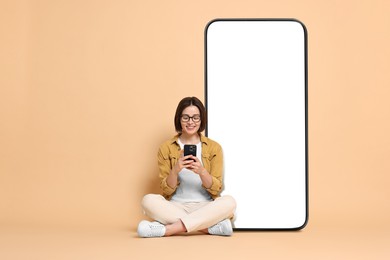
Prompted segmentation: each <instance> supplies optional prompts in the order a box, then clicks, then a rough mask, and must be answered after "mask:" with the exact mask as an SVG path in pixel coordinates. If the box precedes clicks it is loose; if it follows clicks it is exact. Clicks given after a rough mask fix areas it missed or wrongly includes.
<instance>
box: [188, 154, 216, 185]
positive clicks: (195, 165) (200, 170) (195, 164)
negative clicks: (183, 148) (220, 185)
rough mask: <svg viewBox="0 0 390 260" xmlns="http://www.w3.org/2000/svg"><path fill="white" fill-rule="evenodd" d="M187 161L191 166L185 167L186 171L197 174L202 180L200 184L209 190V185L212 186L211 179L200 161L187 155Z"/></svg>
mask: <svg viewBox="0 0 390 260" xmlns="http://www.w3.org/2000/svg"><path fill="white" fill-rule="evenodd" d="M189 159H190V162H191V164H190V165H189V166H188V167H187V169H189V170H191V171H193V172H194V173H196V174H198V175H199V177H200V179H201V180H202V184H203V186H204V187H205V188H207V189H209V188H210V187H211V185H212V184H213V178H212V177H211V175H210V174H209V173H208V172H207V170H206V169H205V168H204V167H203V165H202V163H201V162H200V160H199V159H198V158H197V157H196V156H193V155H189Z"/></svg>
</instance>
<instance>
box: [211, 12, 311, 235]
mask: <svg viewBox="0 0 390 260" xmlns="http://www.w3.org/2000/svg"><path fill="white" fill-rule="evenodd" d="M223 21H267V22H269V21H275V22H278V21H291V22H297V23H299V24H300V25H301V26H302V28H303V31H304V45H305V46H304V63H305V64H304V73H305V75H304V80H305V82H304V88H305V89H304V100H305V104H304V105H305V115H304V117H305V144H304V147H305V220H304V223H303V224H302V225H301V226H298V227H292V228H233V229H234V230H235V231H298V230H301V229H303V228H304V227H306V225H307V223H308V219H309V185H308V182H309V176H308V174H309V172H308V167H309V164H308V159H309V157H308V35H307V34H308V33H307V29H306V26H305V25H304V24H303V23H302V22H301V21H299V20H297V19H294V18H233V19H231V18H218V19H214V20H211V21H210V22H209V23H208V24H207V25H206V27H205V30H204V62H205V71H204V84H205V85H204V86H205V89H204V91H205V107H206V111H208V110H207V108H208V104H209V100H208V95H207V93H208V91H207V90H208V75H207V72H208V66H207V54H208V52H207V51H208V50H207V32H208V28H209V26H210V25H211V24H212V23H214V22H223ZM205 135H206V136H208V127H207V125H206V129H205Z"/></svg>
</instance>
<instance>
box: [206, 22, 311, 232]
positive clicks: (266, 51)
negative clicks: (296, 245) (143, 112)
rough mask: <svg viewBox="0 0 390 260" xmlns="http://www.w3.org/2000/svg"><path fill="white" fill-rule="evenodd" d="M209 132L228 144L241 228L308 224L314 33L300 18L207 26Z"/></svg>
mask: <svg viewBox="0 0 390 260" xmlns="http://www.w3.org/2000/svg"><path fill="white" fill-rule="evenodd" d="M205 37H206V41H205V44H206V46H205V48H206V88H205V92H206V93H205V94H206V98H205V99H206V107H207V113H208V126H207V130H206V135H207V136H208V137H210V138H211V139H213V140H215V141H217V142H218V143H220V144H221V146H222V149H223V154H224V190H223V192H222V195H224V194H229V195H232V196H233V197H234V198H235V200H236V202H237V209H236V214H235V217H234V222H233V226H234V228H235V229H300V228H303V227H304V226H305V225H306V221H307V201H308V200H307V196H308V195H307V82H306V79H307V75H306V74H307V69H306V66H307V64H306V60H307V57H306V56H307V54H306V53H307V46H306V42H307V33H306V29H305V27H304V25H303V24H302V23H300V22H299V21H296V20H287V19H286V20H214V21H211V22H210V23H209V24H208V26H207V27H206V31H205Z"/></svg>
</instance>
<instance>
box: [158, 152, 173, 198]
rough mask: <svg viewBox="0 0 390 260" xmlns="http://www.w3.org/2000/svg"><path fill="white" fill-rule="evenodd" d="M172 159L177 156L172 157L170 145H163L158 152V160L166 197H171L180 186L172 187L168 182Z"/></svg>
mask: <svg viewBox="0 0 390 260" xmlns="http://www.w3.org/2000/svg"><path fill="white" fill-rule="evenodd" d="M171 159H173V160H174V159H175V158H170V154H169V149H168V147H166V146H164V145H162V146H161V147H160V149H159V151H158V154H157V161H158V168H159V177H160V188H161V190H162V193H163V196H164V197H165V198H169V197H170V196H171V195H172V194H173V193H174V192H175V191H176V188H177V186H178V185H177V186H176V187H174V188H172V187H170V186H169V185H168V184H167V178H168V175H169V174H170V172H171V169H172V164H171Z"/></svg>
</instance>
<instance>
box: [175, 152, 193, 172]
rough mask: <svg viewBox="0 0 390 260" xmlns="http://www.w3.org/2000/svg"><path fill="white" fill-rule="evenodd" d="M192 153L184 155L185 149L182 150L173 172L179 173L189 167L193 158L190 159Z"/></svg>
mask: <svg viewBox="0 0 390 260" xmlns="http://www.w3.org/2000/svg"><path fill="white" fill-rule="evenodd" d="M191 156H192V155H187V156H184V150H180V157H179V159H178V160H177V162H176V164H175V166H173V172H174V173H175V174H179V172H180V171H181V170H182V169H183V168H187V169H189V167H190V165H191V163H192V160H188V159H189V158H190V157H191Z"/></svg>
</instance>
